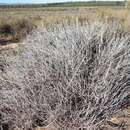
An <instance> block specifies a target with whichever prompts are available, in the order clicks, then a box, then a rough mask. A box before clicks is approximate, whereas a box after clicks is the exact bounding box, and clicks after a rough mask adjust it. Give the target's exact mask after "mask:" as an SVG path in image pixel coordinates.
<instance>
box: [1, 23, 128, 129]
mask: <svg viewBox="0 0 130 130" xmlns="http://www.w3.org/2000/svg"><path fill="white" fill-rule="evenodd" d="M24 42H25V43H26V44H25V48H24V50H23V52H22V53H20V54H18V55H17V56H15V57H12V58H10V63H9V65H8V66H6V71H5V72H0V115H1V117H0V123H1V125H3V124H8V126H9V128H10V129H14V128H15V129H18V128H19V129H29V128H34V127H37V126H39V127H50V126H53V125H54V126H53V128H55V129H58V128H59V129H61V128H62V129H86V130H98V129H100V128H101V127H102V125H103V124H104V123H105V122H106V120H107V119H108V118H110V116H111V114H113V113H115V112H116V111H118V110H119V109H120V108H121V107H122V105H124V104H123V103H124V100H125V101H126V99H127V97H128V95H129V94H130V83H129V79H130V64H129V60H130V36H129V35H128V34H127V33H124V32H123V31H121V30H120V29H119V27H118V26H117V24H116V23H115V24H114V23H113V24H111V25H107V24H104V23H92V24H91V25H86V26H78V25H76V26H68V25H65V26H58V27H55V28H46V29H45V28H44V29H43V28H42V29H37V30H35V31H33V32H32V34H31V35H29V36H28V37H27V39H26V40H25V41H24ZM52 124H53V125H52Z"/></svg>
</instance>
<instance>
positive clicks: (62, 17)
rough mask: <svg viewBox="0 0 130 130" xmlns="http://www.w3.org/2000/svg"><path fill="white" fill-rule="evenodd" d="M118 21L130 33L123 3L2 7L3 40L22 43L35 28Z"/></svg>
mask: <svg viewBox="0 0 130 130" xmlns="http://www.w3.org/2000/svg"><path fill="white" fill-rule="evenodd" d="M97 20H101V21H104V22H112V21H117V22H119V23H120V24H121V26H122V28H124V29H127V30H129V23H130V22H129V21H130V15H129V11H128V9H126V7H125V5H124V3H123V2H112V3H111V2H106V3H103V2H98V3H92V2H90V3H83V2H77V3H60V4H57V3H55V4H49V5H10V6H7V5H5V6H0V38H1V41H3V39H11V38H12V39H14V41H19V40H21V39H23V37H25V36H26V34H27V33H28V32H30V31H31V30H32V29H33V28H35V27H41V26H42V27H46V26H53V25H55V24H65V23H66V24H77V23H79V24H81V25H83V24H85V23H86V22H91V21H97Z"/></svg>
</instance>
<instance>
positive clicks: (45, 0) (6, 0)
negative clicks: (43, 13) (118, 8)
mask: <svg viewBox="0 0 130 130" xmlns="http://www.w3.org/2000/svg"><path fill="white" fill-rule="evenodd" d="M67 1H88V0H0V3H53V2H67ZM97 1H98V0H97ZM100 1H101V0H100ZM102 1H103V0H102ZM107 1H109V0H107ZM110 1H123V0H110Z"/></svg>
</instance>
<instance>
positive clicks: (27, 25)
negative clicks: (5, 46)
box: [0, 18, 35, 41]
mask: <svg viewBox="0 0 130 130" xmlns="http://www.w3.org/2000/svg"><path fill="white" fill-rule="evenodd" d="M34 27H35V25H34V23H33V22H32V21H30V20H29V19H24V18H22V19H21V18H20V19H13V20H5V19H2V20H1V22H0V37H1V38H2V37H3V38H5V39H4V40H6V39H8V37H11V38H10V39H11V40H18V41H20V40H21V39H23V38H25V36H26V35H27V34H28V33H29V32H31V31H32V29H34Z"/></svg>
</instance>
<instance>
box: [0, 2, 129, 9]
mask: <svg viewBox="0 0 130 130" xmlns="http://www.w3.org/2000/svg"><path fill="white" fill-rule="evenodd" d="M126 3H128V2H126V1H89V2H64V3H49V4H10V5H8V4H5V5H4V4H1V5H0V7H1V8H32V7H61V6H62V7H73V6H124V5H126Z"/></svg>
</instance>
